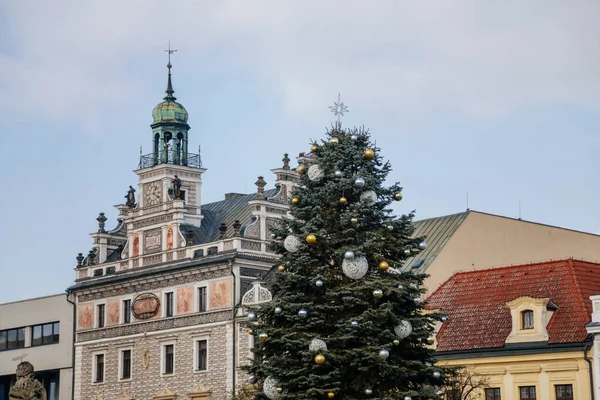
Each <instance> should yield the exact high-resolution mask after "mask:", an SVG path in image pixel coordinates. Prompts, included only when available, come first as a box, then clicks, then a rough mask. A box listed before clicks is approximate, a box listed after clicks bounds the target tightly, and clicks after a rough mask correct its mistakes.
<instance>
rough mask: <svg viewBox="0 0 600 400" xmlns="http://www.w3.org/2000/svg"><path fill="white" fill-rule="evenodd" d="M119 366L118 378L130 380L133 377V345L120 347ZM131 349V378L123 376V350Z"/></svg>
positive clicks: (122, 380) (124, 380)
mask: <svg viewBox="0 0 600 400" xmlns="http://www.w3.org/2000/svg"><path fill="white" fill-rule="evenodd" d="M118 350H119V366H118V375H117V380H118V381H119V382H129V381H130V380H132V379H133V347H120V348H119V349H118ZM127 350H129V351H131V365H130V366H129V378H123V352H124V351H127Z"/></svg>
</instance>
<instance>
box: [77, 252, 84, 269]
mask: <svg viewBox="0 0 600 400" xmlns="http://www.w3.org/2000/svg"><path fill="white" fill-rule="evenodd" d="M75 259H76V260H77V268H79V267H83V259H84V257H83V254H82V253H79V254H77V257H75Z"/></svg>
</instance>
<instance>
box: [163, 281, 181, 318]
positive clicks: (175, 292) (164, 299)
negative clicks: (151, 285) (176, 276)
mask: <svg viewBox="0 0 600 400" xmlns="http://www.w3.org/2000/svg"><path fill="white" fill-rule="evenodd" d="M168 293H172V294H173V315H171V316H170V317H167V294H168ZM176 302H177V288H170V289H169V290H165V291H164V292H163V295H162V305H163V308H162V309H163V311H162V316H163V318H173V317H174V316H176V315H177V304H176Z"/></svg>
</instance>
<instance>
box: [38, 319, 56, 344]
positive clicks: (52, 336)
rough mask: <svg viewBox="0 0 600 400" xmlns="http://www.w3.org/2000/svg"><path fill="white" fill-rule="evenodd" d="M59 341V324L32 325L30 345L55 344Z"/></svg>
mask: <svg viewBox="0 0 600 400" xmlns="http://www.w3.org/2000/svg"><path fill="white" fill-rule="evenodd" d="M59 341H60V322H51V323H49V324H41V325H34V326H32V327H31V345H32V346H41V345H43V344H55V343H58V342H59Z"/></svg>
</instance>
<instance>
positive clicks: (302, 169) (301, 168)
mask: <svg viewBox="0 0 600 400" xmlns="http://www.w3.org/2000/svg"><path fill="white" fill-rule="evenodd" d="M305 170H306V168H305V167H304V164H300V165H298V168H296V172H297V173H299V174H303V173H304V171H305Z"/></svg>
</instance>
